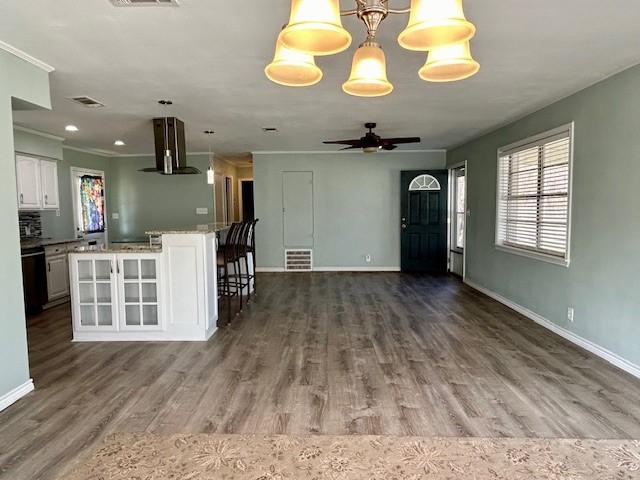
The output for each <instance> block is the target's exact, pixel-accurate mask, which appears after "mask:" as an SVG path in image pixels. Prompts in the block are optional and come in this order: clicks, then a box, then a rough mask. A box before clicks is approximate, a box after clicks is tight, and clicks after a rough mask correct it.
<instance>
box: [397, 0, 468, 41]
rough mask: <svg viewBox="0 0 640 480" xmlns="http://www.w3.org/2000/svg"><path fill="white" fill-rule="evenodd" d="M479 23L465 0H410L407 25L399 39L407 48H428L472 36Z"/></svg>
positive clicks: (465, 39) (464, 39)
mask: <svg viewBox="0 0 640 480" xmlns="http://www.w3.org/2000/svg"><path fill="white" fill-rule="evenodd" d="M475 33H476V27H475V26H474V25H473V24H472V23H471V22H469V21H468V20H467V19H466V18H465V16H464V11H463V9H462V0H411V15H410V16H409V23H408V25H407V28H405V29H404V31H403V32H402V33H400V35H399V36H398V43H400V45H401V46H402V47H404V48H406V49H407V50H417V51H427V50H431V49H432V48H437V47H442V46H444V45H448V44H452V43H460V42H465V41H467V40H470V39H471V38H472V37H473V36H474V35H475Z"/></svg>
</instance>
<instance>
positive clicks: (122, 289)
mask: <svg viewBox="0 0 640 480" xmlns="http://www.w3.org/2000/svg"><path fill="white" fill-rule="evenodd" d="M69 262H70V265H71V266H70V273H71V300H72V312H73V331H74V340H80V341H84V340H105V341H109V340H117V339H121V340H123V341H125V340H141V339H145V338H144V337H135V338H133V337H127V336H126V333H129V334H134V335H135V334H136V333H141V334H142V335H144V334H145V332H146V333H151V332H162V331H163V330H164V325H163V322H162V302H161V288H162V284H161V279H160V275H161V271H162V268H161V254H156V253H110V254H109V253H77V254H72V255H70V257H69ZM101 333H102V334H106V336H104V337H101V336H100V334H101ZM123 334H125V335H124V336H122V337H121V338H119V337H118V336H119V335H123ZM150 340H151V339H150Z"/></svg>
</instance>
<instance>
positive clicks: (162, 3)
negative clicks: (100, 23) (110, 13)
mask: <svg viewBox="0 0 640 480" xmlns="http://www.w3.org/2000/svg"><path fill="white" fill-rule="evenodd" d="M109 1H110V2H111V3H113V4H114V5H115V6H116V7H177V6H179V3H178V0H109Z"/></svg>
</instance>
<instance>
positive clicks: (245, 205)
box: [240, 180, 255, 221]
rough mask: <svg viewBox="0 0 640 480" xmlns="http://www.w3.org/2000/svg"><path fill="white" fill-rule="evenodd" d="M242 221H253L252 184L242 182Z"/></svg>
mask: <svg viewBox="0 0 640 480" xmlns="http://www.w3.org/2000/svg"><path fill="white" fill-rule="evenodd" d="M240 185H242V192H241V193H242V219H243V220H244V221H250V220H253V219H254V216H255V214H254V212H253V182H251V181H246V180H245V181H242V182H240Z"/></svg>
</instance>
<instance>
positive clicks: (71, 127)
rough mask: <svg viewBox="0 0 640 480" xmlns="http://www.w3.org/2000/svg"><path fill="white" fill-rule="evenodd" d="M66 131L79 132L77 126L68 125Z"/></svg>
mask: <svg viewBox="0 0 640 480" xmlns="http://www.w3.org/2000/svg"><path fill="white" fill-rule="evenodd" d="M64 129H65V130H66V131H67V132H77V131H78V127H76V126H75V125H67V126H66V127H64Z"/></svg>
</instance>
